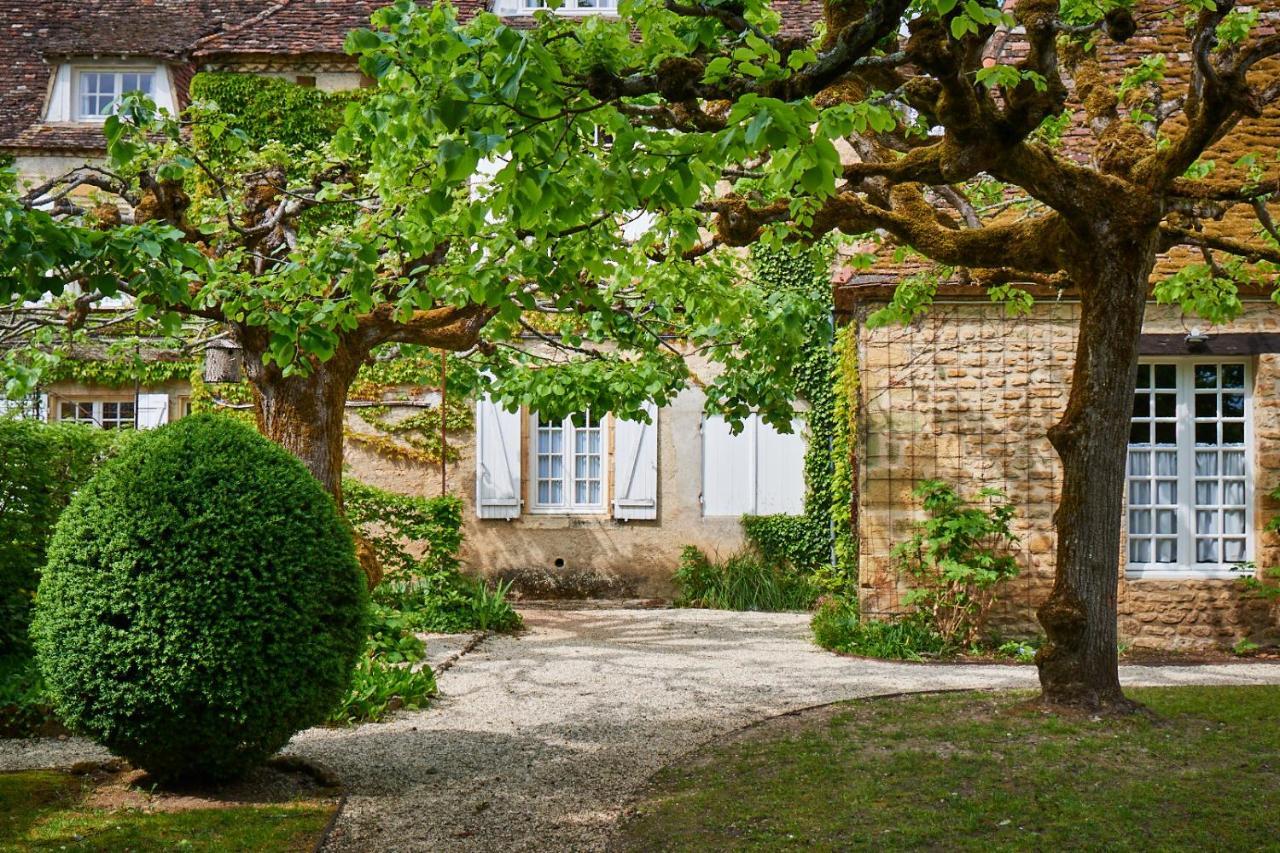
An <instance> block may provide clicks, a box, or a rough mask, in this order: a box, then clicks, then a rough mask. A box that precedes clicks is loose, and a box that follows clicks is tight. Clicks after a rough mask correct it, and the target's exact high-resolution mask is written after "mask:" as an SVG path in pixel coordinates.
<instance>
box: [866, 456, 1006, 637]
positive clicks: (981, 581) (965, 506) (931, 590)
mask: <svg viewBox="0 0 1280 853" xmlns="http://www.w3.org/2000/svg"><path fill="white" fill-rule="evenodd" d="M915 495H916V497H918V498H920V499H921V501H922V503H923V505H924V510H925V512H926V513H927V514H928V518H927V519H926V520H925V521H923V522H920V523H919V524H918V525H917V531H916V533H915V534H914V535H913V536H912V537H911V538H910V539H909V540H907V541H906V542H903V543H900V544H899V545H896V546H894V548H893V550H892V552H891V553H892V556H893V557H894V559H895V560H896V561H897V564H898V570H899V571H900V572H901V573H902V574H903V576H905V577H906V579H907V581H908V583H910V584H911V590H910V591H909V592H908V594H907V597H906V601H907V603H908V604H910V605H913V606H914V607H915V609H916V613H917V614H919V615H920V616H921V617H922V618H924V619H925V622H926V624H927V625H928V626H929V628H930V629H931V630H932V631H934V632H935V633H937V634H938V635H939V636H940V637H941V638H942V640H943V642H944V643H945V644H946V645H947V646H949V647H952V648H956V647H965V646H969V645H972V644H974V643H975V642H976V641H977V639H978V634H979V632H980V631H981V629H982V627H983V621H984V619H985V617H986V614H987V611H988V610H990V608H991V605H992V603H993V601H994V597H995V587H996V586H997V585H998V584H999V583H1000V582H1001V581H1003V580H1005V579H1007V578H1011V577H1013V576H1014V575H1016V574H1017V573H1018V563H1017V560H1016V559H1015V558H1014V557H1013V556H1012V555H1010V554H1009V553H1008V550H1009V548H1011V547H1012V546H1014V545H1016V544H1017V542H1018V539H1017V537H1016V536H1014V534H1013V532H1012V531H1011V530H1010V526H1009V525H1010V522H1011V521H1012V520H1013V516H1014V508H1013V505H1012V504H1010V503H1008V501H1007V500H1005V497H1004V494H1003V493H1002V492H1000V491H999V490H997V489H981V490H980V491H979V492H978V494H977V498H976V501H978V502H980V503H970V502H969V501H966V500H965V499H964V498H962V497H961V496H960V495H959V493H957V492H956V490H955V489H954V488H953V487H952V486H950V485H948V484H946V483H943V482H940V481H938V480H924V481H922V482H921V483H920V484H919V485H917V486H916V488H915Z"/></svg>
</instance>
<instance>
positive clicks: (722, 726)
mask: <svg viewBox="0 0 1280 853" xmlns="http://www.w3.org/2000/svg"><path fill="white" fill-rule="evenodd" d="M525 618H526V623H527V625H528V629H529V630H527V631H526V632H525V633H524V634H522V635H521V636H519V637H502V636H498V637H490V638H488V639H485V640H484V641H483V642H482V643H480V644H479V645H478V646H477V647H476V648H475V649H474V650H472V651H470V652H469V653H468V654H466V655H465V656H464V657H462V658H460V659H459V660H457V661H456V662H455V663H454V665H453V666H452V668H450V669H449V670H448V671H447V672H446V673H444V674H443V675H442V676H441V677H440V690H441V696H440V699H439V700H438V701H437V702H436V703H434V704H433V705H432V707H431V708H430V709H428V710H427V711H423V712H417V713H403V714H399V715H397V716H396V718H395V719H394V720H392V721H391V722H389V723H385V724H380V725H368V726H362V727H359V728H354V729H312V730H309V731H306V732H304V733H302V734H301V735H299V736H298V737H297V738H296V739H295V740H294V741H293V744H292V745H291V746H290V751H292V752H295V753H298V754H300V755H303V756H306V757H308V758H312V759H315V760H317V761H321V762H323V763H325V764H327V765H329V766H330V767H332V768H334V769H335V770H337V771H338V773H339V774H340V775H341V776H342V777H343V778H344V779H345V780H346V781H347V782H348V784H349V786H350V791H351V793H350V797H349V799H348V801H347V806H346V808H345V810H344V811H343V814H342V817H341V819H340V820H339V823H338V826H337V828H336V830H335V832H334V835H333V837H332V839H331V844H330V849H332V850H359V851H366V850H369V851H372V850H377V851H383V850H387V851H400V850H404V851H408V850H432V851H438V850H494V849H499V850H595V849H600V848H602V847H604V846H605V845H606V843H607V841H608V837H609V833H610V830H611V827H612V826H613V823H614V821H615V819H616V818H617V816H618V815H619V813H620V812H621V810H622V809H623V807H624V806H625V805H626V803H627V801H628V800H629V798H630V797H631V796H632V795H633V793H634V792H635V791H636V789H637V788H638V787H639V786H640V785H642V784H643V783H644V782H645V780H646V779H647V778H648V777H649V776H650V775H651V774H652V773H653V772H654V771H656V770H658V769H659V768H660V767H662V766H663V765H665V764H669V763H671V762H672V761H676V760H678V759H679V756H680V755H682V754H683V753H685V752H687V751H689V750H692V749H696V748H697V747H699V746H701V745H703V744H705V743H707V742H708V741H711V740H713V739H714V738H716V737H717V736H718V735H721V734H723V733H724V732H726V731H729V730H731V729H734V728H737V727H740V726H742V725H745V724H747V723H749V722H751V721H754V720H758V719H761V718H763V717H766V716H770V715H773V714H778V713H781V712H784V711H787V710H792V709H796V708H802V707H806V706H809V705H815V704H819V703H823V702H830V701H833V700H837V699H845V698H852V697H856V696H871V695H876V694H883V693H892V692H899V691H910V690H938V689H944V688H1008V687H1033V686H1035V683H1036V676H1035V669H1034V668H1033V667H1030V666H978V665H950V666H948V665H927V666H926V665H913V664H893V663H883V662H878V661H865V660H855V659H850V658H841V657H837V656H835V655H831V654H828V653H826V652H823V651H821V650H820V649H818V648H816V647H815V646H813V645H812V644H811V642H810V641H809V638H808V630H807V618H806V617H804V616H802V615H794V614H742V613H724V612H716V611H695V610H576V611H573V610H532V611H529V612H526V614H525ZM1123 677H1124V680H1125V682H1126V683H1127V684H1133V685H1139V684H1141V685H1158V684H1192V683H1195V684H1250V683H1268V684H1280V665H1274V664H1222V665H1212V666H1188V667H1174V666H1163V667H1137V666H1130V667H1125V668H1124V671H1123ZM18 743H19V744H20V745H19V746H17V748H14V747H11V746H10V745H7V744H3V743H0V769H12V768H16V767H34V766H48V765H55V764H67V763H70V762H71V761H75V760H78V759H80V758H86V757H92V756H94V755H97V754H98V753H97V751H96V750H95V749H94V748H93V747H92V746H91V745H88V744H86V743H84V742H83V741H80V740H76V739H72V740H68V741H36V742H32V741H26V742H18Z"/></svg>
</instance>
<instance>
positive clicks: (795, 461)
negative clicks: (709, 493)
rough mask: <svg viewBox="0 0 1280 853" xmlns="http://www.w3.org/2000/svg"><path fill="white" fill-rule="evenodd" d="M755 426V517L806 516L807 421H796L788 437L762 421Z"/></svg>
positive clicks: (792, 423) (797, 419) (792, 424)
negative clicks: (805, 430) (805, 461)
mask: <svg viewBox="0 0 1280 853" xmlns="http://www.w3.org/2000/svg"><path fill="white" fill-rule="evenodd" d="M753 420H757V421H758V419H756V418H754V417H753ZM756 427H757V428H756V509H755V512H756V514H757V515H773V514H774V513H785V514H787V515H803V514H804V450H805V440H804V421H803V420H801V419H799V418H796V419H795V420H793V421H792V422H791V433H790V434H789V435H783V434H782V433H780V432H778V431H777V430H776V429H774V428H773V427H771V426H769V425H768V424H766V423H763V422H759V421H758V422H757V425H756Z"/></svg>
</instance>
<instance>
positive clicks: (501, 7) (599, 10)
mask: <svg viewBox="0 0 1280 853" xmlns="http://www.w3.org/2000/svg"><path fill="white" fill-rule="evenodd" d="M583 2H584V0H564V2H563V3H562V4H561V6H560V8H558V9H552V8H550V6H548V4H547V2H546V0H497V2H496V3H494V11H495V12H496V13H497V14H499V15H505V16H507V17H521V16H525V15H533V14H534V13H535V12H542V11H547V12H554V13H555V14H557V15H579V16H584V15H617V14H618V0H594V2H596V3H597V4H598V5H595V6H586V5H579V4H581V3H583ZM604 4H608V5H604Z"/></svg>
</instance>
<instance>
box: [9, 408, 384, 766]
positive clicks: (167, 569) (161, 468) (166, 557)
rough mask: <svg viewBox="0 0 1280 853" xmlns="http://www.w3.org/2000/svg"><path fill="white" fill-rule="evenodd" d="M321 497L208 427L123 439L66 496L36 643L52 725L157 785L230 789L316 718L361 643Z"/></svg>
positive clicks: (349, 547) (263, 448)
mask: <svg viewBox="0 0 1280 853" xmlns="http://www.w3.org/2000/svg"><path fill="white" fill-rule="evenodd" d="M367 601H368V599H367V593H366V591H365V580H364V574H363V572H362V571H361V570H360V566H359V563H358V562H357V560H356V556H355V548H354V545H353V543H352V537H351V533H350V529H349V528H348V526H347V525H346V523H345V522H344V521H343V520H342V519H341V517H340V516H339V515H338V512H337V508H336V507H335V506H334V503H333V500H332V498H331V497H330V496H329V495H328V494H327V493H326V492H325V491H324V489H323V488H322V487H321V486H320V484H319V483H318V482H317V481H316V480H315V479H314V478H313V477H312V476H311V474H310V473H309V472H308V471H307V470H306V468H305V467H303V465H302V463H301V462H299V461H298V460H297V459H295V458H293V457H292V456H290V455H289V454H288V453H286V452H285V451H284V450H283V449H281V448H280V447H278V446H277V445H275V444H273V443H271V442H270V441H268V440H267V439H265V438H263V437H262V436H260V435H258V434H257V433H256V432H254V431H253V430H252V429H251V428H249V427H247V426H244V425H242V424H240V423H238V422H236V421H234V420H232V419H229V418H226V417H223V416H218V415H194V416H191V417H188V418H184V419H183V420H181V421H178V422H177V423H174V424H171V425H169V426H165V427H162V428H160V429H158V430H155V431H153V432H148V433H144V434H142V435H139V436H138V437H136V438H135V439H133V440H132V441H131V442H130V443H129V444H128V446H127V447H126V448H125V449H124V451H123V452H122V453H121V454H120V455H119V456H118V457H116V458H115V459H113V460H111V461H109V462H107V463H106V464H104V465H103V466H102V468H101V469H100V470H99V471H98V473H97V474H95V475H94V477H93V478H92V479H91V480H90V481H89V482H88V483H87V484H86V485H85V486H84V487H83V488H81V489H80V491H79V492H78V493H77V494H76V495H75V497H74V498H73V499H72V501H71V505H70V507H69V508H68V510H67V511H66V512H65V513H63V515H62V518H61V519H60V520H59V522H58V525H57V529H56V532H55V534H54V537H53V540H52V542H51V544H50V546H49V561H48V564H47V566H46V569H45V573H44V577H43V578H42V579H41V582H40V588H39V594H38V597H37V605H36V612H35V619H34V621H33V624H32V637H33V639H34V641H35V646H36V652H37V657H38V660H39V663H40V669H41V672H42V673H43V675H44V678H45V680H46V682H47V685H48V690H49V694H50V697H51V698H52V700H53V703H54V705H55V707H56V709H57V711H58V714H59V716H60V717H61V719H62V720H63V722H64V723H66V724H67V725H68V726H70V727H71V728H72V729H74V730H76V731H79V732H81V733H83V734H85V735H88V736H90V737H92V738H94V739H95V740H97V741H98V742H100V743H102V744H103V745H105V746H107V747H108V748H109V749H111V750H112V751H114V752H117V753H119V754H120V755H122V756H124V757H125V758H127V759H128V760H130V761H131V762H133V763H134V764H135V765H137V766H140V767H142V768H145V769H146V770H148V771H149V772H151V773H152V774H153V775H154V776H156V777H157V778H158V779H160V780H174V779H179V778H192V779H204V780H223V779H229V778H234V777H236V776H238V775H239V774H241V773H243V772H244V771H245V770H247V769H249V768H250V767H252V766H253V765H254V764H256V763H258V762H260V761H261V760H263V759H265V758H266V757H268V756H269V755H271V754H272V753H274V752H275V751H276V750H278V749H279V748H280V747H282V746H283V745H284V744H285V743H286V742H287V741H288V740H289V738H290V737H291V736H292V735H293V734H294V732H296V731H298V730H299V729H302V728H305V727H307V726H310V725H314V724H316V723H320V722H323V721H324V720H325V719H326V718H327V717H328V715H329V712H330V711H331V709H332V708H333V707H334V706H335V705H336V704H337V703H338V701H339V700H340V699H341V698H342V697H343V695H344V694H345V693H346V691H347V689H348V687H349V686H350V684H351V680H352V671H353V668H354V666H355V664H356V661H357V659H358V658H359V655H360V653H361V651H362V650H363V649H364V647H365V640H366V636H367V634H366V620H367Z"/></svg>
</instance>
